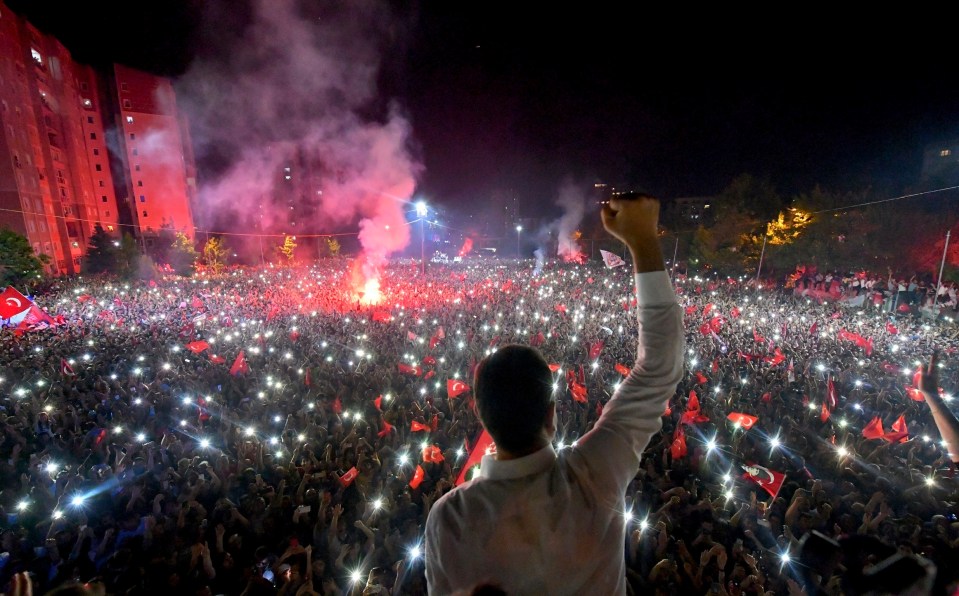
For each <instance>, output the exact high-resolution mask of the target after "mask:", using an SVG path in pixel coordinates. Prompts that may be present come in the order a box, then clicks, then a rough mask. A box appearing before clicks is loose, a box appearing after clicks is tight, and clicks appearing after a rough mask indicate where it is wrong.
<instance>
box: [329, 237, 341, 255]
mask: <svg viewBox="0 0 959 596" xmlns="http://www.w3.org/2000/svg"><path fill="white" fill-rule="evenodd" d="M340 248H341V246H340V241H339V240H337V239H336V238H327V239H326V249H327V250H328V251H330V256H331V257H338V256H340Z"/></svg>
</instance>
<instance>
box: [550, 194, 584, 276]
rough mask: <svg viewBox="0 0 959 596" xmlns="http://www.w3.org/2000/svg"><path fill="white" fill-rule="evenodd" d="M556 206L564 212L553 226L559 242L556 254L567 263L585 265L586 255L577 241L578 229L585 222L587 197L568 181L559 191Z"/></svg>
mask: <svg viewBox="0 0 959 596" xmlns="http://www.w3.org/2000/svg"><path fill="white" fill-rule="evenodd" d="M556 204H557V205H558V206H559V207H561V208H562V210H563V214H562V215H561V216H560V218H559V220H557V221H556V222H555V223H554V224H553V226H555V228H556V235H557V240H558V246H557V251H556V252H557V254H558V255H559V256H560V257H561V258H562V259H563V260H564V261H566V262H567V263H580V264H582V263H585V262H586V255H585V253H583V250H582V249H581V248H580V246H579V242H578V241H577V239H578V236H579V234H578V232H577V231H576V229H577V228H578V227H579V224H580V223H581V222H582V221H583V214H584V212H585V208H586V196H585V195H584V194H583V192H582V190H581V189H580V188H579V187H577V186H576V185H575V184H574V183H572V182H571V181H566V182H565V183H564V184H563V186H562V187H560V189H559V196H558V197H557V199H556Z"/></svg>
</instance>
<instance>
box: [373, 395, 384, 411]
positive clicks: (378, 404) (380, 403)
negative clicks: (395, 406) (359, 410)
mask: <svg viewBox="0 0 959 596" xmlns="http://www.w3.org/2000/svg"><path fill="white" fill-rule="evenodd" d="M373 405H374V406H376V409H377V410H380V411H382V409H383V408H382V406H383V396H382V395H380V396H377V398H376V399H374V400H373Z"/></svg>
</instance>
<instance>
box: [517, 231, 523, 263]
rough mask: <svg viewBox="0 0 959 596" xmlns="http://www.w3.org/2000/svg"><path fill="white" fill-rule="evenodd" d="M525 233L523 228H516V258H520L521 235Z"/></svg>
mask: <svg viewBox="0 0 959 596" xmlns="http://www.w3.org/2000/svg"><path fill="white" fill-rule="evenodd" d="M522 231H523V226H516V258H517V259H518V258H520V257H521V255H520V249H519V235H520V232H522Z"/></svg>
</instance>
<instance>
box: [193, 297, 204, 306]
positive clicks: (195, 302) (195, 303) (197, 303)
mask: <svg viewBox="0 0 959 596" xmlns="http://www.w3.org/2000/svg"><path fill="white" fill-rule="evenodd" d="M190 306H192V307H193V308H203V301H202V300H200V299H199V298H197V297H196V296H194V297H193V300H191V301H190Z"/></svg>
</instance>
